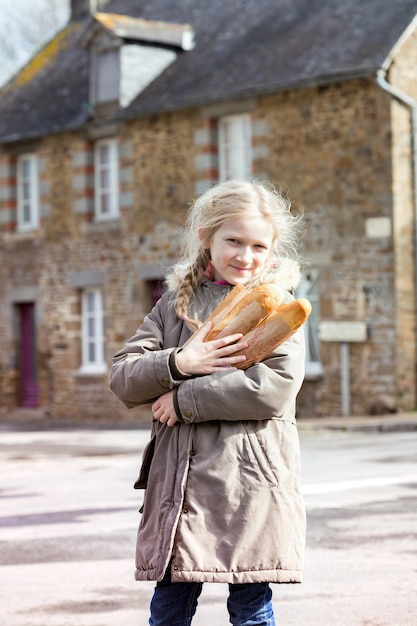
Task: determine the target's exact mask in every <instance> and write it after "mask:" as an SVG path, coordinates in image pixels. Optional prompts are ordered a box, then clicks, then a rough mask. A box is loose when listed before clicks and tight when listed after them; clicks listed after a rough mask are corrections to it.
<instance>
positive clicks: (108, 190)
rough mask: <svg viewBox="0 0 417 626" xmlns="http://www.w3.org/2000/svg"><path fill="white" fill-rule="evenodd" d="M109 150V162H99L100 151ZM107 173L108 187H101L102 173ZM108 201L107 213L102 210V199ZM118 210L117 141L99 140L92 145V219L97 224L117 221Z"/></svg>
mask: <svg viewBox="0 0 417 626" xmlns="http://www.w3.org/2000/svg"><path fill="white" fill-rule="evenodd" d="M103 146H107V147H108V149H109V161H108V163H105V162H104V161H103V162H102V161H101V155H100V153H101V149H102V148H103ZM106 170H107V171H108V176H109V180H108V186H107V187H105V186H104V185H102V177H101V175H102V173H103V172H105V171H106ZM104 197H106V198H107V199H108V207H109V210H108V211H104V210H103V198H104ZM119 216H120V209H119V150H118V142H117V139H114V138H112V139H100V140H99V141H96V143H95V144H94V218H95V220H96V221H97V222H102V221H106V220H113V219H117V218H118V217H119Z"/></svg>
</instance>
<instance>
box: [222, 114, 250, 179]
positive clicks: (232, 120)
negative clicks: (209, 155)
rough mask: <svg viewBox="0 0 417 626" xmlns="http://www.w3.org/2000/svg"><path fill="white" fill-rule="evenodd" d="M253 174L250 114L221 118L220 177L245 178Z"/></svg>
mask: <svg viewBox="0 0 417 626" xmlns="http://www.w3.org/2000/svg"><path fill="white" fill-rule="evenodd" d="M251 176H252V132H251V120H250V116H249V115H228V116H226V117H223V118H221V119H220V120H219V179H220V181H225V180H230V179H232V178H236V179H240V180H242V179H243V180H244V179H247V178H250V177H251Z"/></svg>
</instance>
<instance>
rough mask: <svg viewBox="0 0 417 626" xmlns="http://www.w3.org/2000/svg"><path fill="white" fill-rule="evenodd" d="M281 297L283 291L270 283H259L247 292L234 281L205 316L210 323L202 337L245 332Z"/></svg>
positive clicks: (268, 312)
mask: <svg viewBox="0 0 417 626" xmlns="http://www.w3.org/2000/svg"><path fill="white" fill-rule="evenodd" d="M282 299H283V291H282V290H281V289H280V288H279V287H277V286H276V285H274V284H272V283H265V284H263V285H259V286H258V287H255V288H254V289H253V290H251V291H249V292H248V291H247V290H245V288H244V287H243V286H242V285H236V287H234V288H233V289H232V291H231V292H230V293H229V294H228V296H226V298H225V299H224V300H223V302H222V303H221V304H220V305H219V306H218V307H217V308H216V309H215V310H214V312H213V313H212V315H211V316H210V317H209V318H208V320H210V321H212V322H213V327H212V329H211V331H210V332H209V334H208V335H207V337H206V339H205V341H211V340H212V339H220V338H221V337H226V336H228V335H233V334H234V333H243V334H246V333H247V332H249V330H250V329H251V328H253V327H254V326H255V325H257V324H259V323H260V322H262V320H264V319H265V318H266V317H267V316H268V315H269V314H270V313H272V312H273V311H274V310H275V309H276V308H277V307H278V306H279V305H280V304H281V302H282ZM226 300H227V302H226ZM208 320H207V321H208Z"/></svg>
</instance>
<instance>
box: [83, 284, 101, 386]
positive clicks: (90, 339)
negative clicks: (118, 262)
mask: <svg viewBox="0 0 417 626" xmlns="http://www.w3.org/2000/svg"><path fill="white" fill-rule="evenodd" d="M90 296H92V298H93V307H92V310H91V307H90V306H89V304H90ZM90 320H92V323H93V329H92V330H93V332H91V325H90ZM91 346H93V351H94V355H95V358H91V355H90V347H91ZM79 371H80V373H82V374H104V373H106V372H107V364H106V361H105V359H104V300H103V292H102V290H101V289H98V288H96V287H94V288H88V289H84V290H83V291H82V293H81V367H80V370H79Z"/></svg>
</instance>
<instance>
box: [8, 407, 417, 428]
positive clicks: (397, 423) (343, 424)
mask: <svg viewBox="0 0 417 626" xmlns="http://www.w3.org/2000/svg"><path fill="white" fill-rule="evenodd" d="M137 418H139V419H137ZM297 425H298V429H299V430H300V431H311V430H343V431H378V432H393V431H397V432H406V431H414V430H417V411H408V412H399V413H390V414H387V415H361V416H349V417H341V416H328V417H319V418H315V417H312V418H303V419H299V420H298V422H297ZM149 426H150V424H149V422H148V421H147V417H144V416H143V415H140V414H138V413H136V414H135V413H132V417H131V419H129V420H118V421H114V422H110V421H109V420H103V421H86V422H82V421H80V420H76V421H74V420H73V419H71V417H67V418H53V417H50V416H48V415H46V414H45V412H44V410H43V409H25V408H17V409H9V410H5V409H2V410H1V411H0V431H1V430H51V429H52V430H60V429H71V430H73V429H80V430H82V429H85V428H88V429H91V428H93V429H94V428H97V429H98V430H102V429H105V430H112V429H115V430H137V429H147V428H149Z"/></svg>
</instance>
